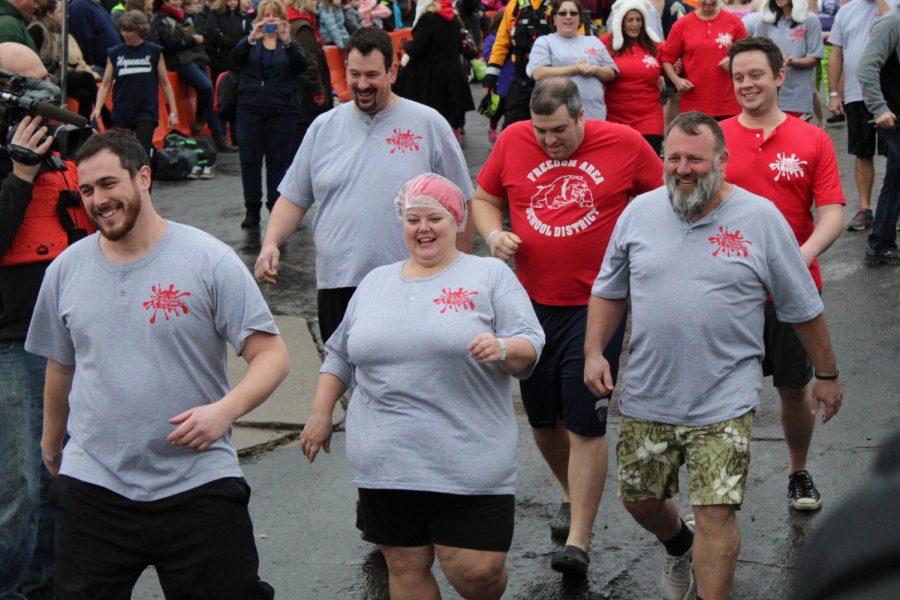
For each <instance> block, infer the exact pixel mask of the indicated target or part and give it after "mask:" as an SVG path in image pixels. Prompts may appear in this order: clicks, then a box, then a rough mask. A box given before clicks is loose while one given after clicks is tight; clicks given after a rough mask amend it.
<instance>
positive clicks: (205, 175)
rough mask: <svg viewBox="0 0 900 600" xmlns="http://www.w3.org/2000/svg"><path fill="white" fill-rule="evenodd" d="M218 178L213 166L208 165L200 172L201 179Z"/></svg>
mask: <svg viewBox="0 0 900 600" xmlns="http://www.w3.org/2000/svg"><path fill="white" fill-rule="evenodd" d="M215 176H216V168H215V167H214V166H212V165H206V166H205V167H203V170H202V171H200V179H212V178H214V177H215Z"/></svg>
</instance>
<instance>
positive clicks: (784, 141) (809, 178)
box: [721, 115, 847, 290]
mask: <svg viewBox="0 0 900 600" xmlns="http://www.w3.org/2000/svg"><path fill="white" fill-rule="evenodd" d="M721 125H722V131H724V132H725V145H726V146H727V147H728V155H729V156H728V165H727V166H726V168H725V180H726V181H728V182H730V183H733V184H735V185H738V186H740V187H742V188H744V189H745V190H748V191H750V192H753V193H754V194H757V195H759V196H762V197H763V198H768V199H769V200H771V201H772V202H774V203H775V206H777V207H778V210H780V211H781V214H783V215H784V218H785V219H786V220H787V222H788V224H789V225H790V226H791V229H792V230H793V231H794V236H796V238H797V243H799V244H800V245H803V244H804V243H806V240H808V239H809V236H810V235H812V232H813V229H815V227H816V223H815V221H814V220H813V215H812V211H811V208H812V206H813V202H814V201H815V205H816V206H826V205H828V204H846V203H847V202H846V200H844V192H843V190H842V188H841V175H840V173H839V172H838V166H837V158H836V157H835V153H834V146H833V145H832V143H831V138H829V137H828V134H827V133H825V132H824V131H823V130H822V129H819V128H818V127H815V126H813V125H810V124H809V123H805V122H803V121H801V120H800V119H797V118H795V117H792V116H790V115H788V117H787V118H786V119H785V120H784V122H783V123H782V124H781V125H779V126H778V127H776V128H775V130H774V131H773V132H772V134H771V135H770V136H769V137H768V139H766V140H765V141H763V130H762V129H749V128H747V127H744V126H743V125H741V123H740V121H739V120H738V117H732V118H730V119H726V120H725V121H722V122H721ZM809 271H810V273H811V274H812V276H813V280H814V281H815V282H816V287H817V288H819V289H820V290H821V289H822V274H821V272H820V271H819V261H818V260H814V261H813V262H812V264H811V265H810V267H809Z"/></svg>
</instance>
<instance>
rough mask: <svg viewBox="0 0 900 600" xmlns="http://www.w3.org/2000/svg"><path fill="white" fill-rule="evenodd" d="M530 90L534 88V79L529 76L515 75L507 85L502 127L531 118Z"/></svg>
mask: <svg viewBox="0 0 900 600" xmlns="http://www.w3.org/2000/svg"><path fill="white" fill-rule="evenodd" d="M532 90H534V80H533V79H532V78H531V77H527V76H524V75H519V76H516V80H515V81H513V83H512V85H511V86H509V93H508V94H507V95H506V107H505V108H506V113H505V115H504V116H505V119H504V121H503V128H504V129H506V128H507V127H509V126H510V125H512V124H513V123H518V122H519V121H527V120H528V119H530V118H531V92H532Z"/></svg>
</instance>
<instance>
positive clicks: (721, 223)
mask: <svg viewBox="0 0 900 600" xmlns="http://www.w3.org/2000/svg"><path fill="white" fill-rule="evenodd" d="M665 154H666V157H665V161H664V164H665V167H666V173H665V179H666V186H665V187H662V188H659V189H657V190H655V191H653V192H650V193H648V194H644V195H642V196H639V197H638V198H636V199H635V200H634V201H633V202H632V203H631V204H630V205H629V206H628V208H626V209H625V211H624V212H623V213H622V216H621V217H620V219H619V221H618V223H617V224H616V228H615V231H614V232H613V236H612V239H611V240H610V244H609V249H608V250H607V253H606V257H605V258H604V261H603V266H602V267H601V270H600V274H599V275H598V276H597V279H596V281H595V282H594V286H593V289H592V291H591V294H592V297H591V301H590V306H589V309H588V325H587V333H586V336H585V375H584V377H585V383H587V385H588V387H590V388H591V389H592V390H593V391H594V392H595V393H597V394H605V393H608V392H609V390H611V389H612V385H613V383H612V375H611V373H610V369H609V365H608V363H607V362H606V360H605V359H604V358H603V354H602V350H603V348H604V346H605V345H606V344H607V342H608V340H609V339H610V338H611V336H612V334H613V332H614V330H615V326H616V325H617V324H618V322H619V319H621V317H622V314H624V311H625V304H626V302H627V299H628V297H629V296H630V297H631V307H632V332H631V341H630V352H631V357H630V359H629V362H628V367H627V369H626V372H625V374H624V376H623V380H624V386H623V389H622V397H621V400H620V409H621V412H622V421H621V427H620V432H619V441H618V444H617V446H616V456H617V462H618V468H619V495H620V497H621V498H622V501H623V503H624V505H625V508H626V509H627V510H628V511H629V512H630V513H631V514H632V516H634V518H635V519H636V520H637V521H638V523H640V524H641V526H643V527H644V528H645V529H647V530H648V531H650V532H652V533H653V534H655V535H656V536H657V538H658V539H659V540H660V541H661V542H662V543H663V545H664V546H665V549H666V561H665V566H664V568H663V575H662V577H661V580H660V592H661V595H662V597H663V598H665V599H668V598H687V597H689V595H690V593H691V590H692V588H693V587H694V575H693V574H692V571H691V557H692V549H693V546H694V543H695V542H696V545H697V547H698V549H701V548H702V550H703V551H702V552H700V551H699V550H698V553H697V557H696V561H697V565H696V569H694V571H693V573H696V576H697V586H696V587H697V595H698V597H702V598H726V597H728V595H729V592H730V589H731V582H732V580H733V577H734V569H735V566H736V564H737V553H738V548H739V547H740V529H739V527H738V524H737V520H736V516H735V511H736V510H737V509H738V508H739V507H740V505H741V503H742V501H743V493H744V487H745V485H746V478H747V471H748V467H749V464H750V456H749V439H750V434H751V428H752V421H753V412H754V411H755V409H756V407H757V404H758V395H759V390H760V387H761V378H762V373H761V368H760V362H761V360H762V357H763V308H764V306H765V303H766V297H767V295H768V294H772V296H773V297H774V303H775V310H776V313H777V315H778V318H779V320H781V321H784V322H788V323H792V324H793V325H794V327H795V329H796V331H797V334H798V336H799V337H800V340H801V342H802V343H803V345H804V347H805V348H806V350H807V352H808V353H809V355H810V357H811V359H812V362H813V365H814V367H815V372H816V379H817V380H816V382H815V384H814V386H813V397H814V399H815V400H816V401H817V402H819V403H822V404H823V405H824V406H825V410H824V413H823V421H828V420H829V419H830V418H831V417H832V416H833V415H834V414H836V413H837V411H838V410H839V408H840V404H841V397H842V394H843V386H842V384H841V382H840V380H839V379H838V377H837V374H838V372H837V365H836V361H835V358H834V354H833V352H832V350H831V343H830V341H829V339H828V331H827V328H826V325H825V319H824V316H823V314H822V313H823V308H822V302H821V300H820V299H819V295H818V293H817V291H816V287H815V285H814V284H813V280H812V277H811V276H810V274H809V271H808V269H807V268H806V265H805V264H804V262H803V259H802V257H801V255H800V250H799V248H798V246H797V243H796V241H795V239H794V237H793V234H792V233H791V229H790V227H789V226H788V224H787V222H786V221H785V220H784V218H783V217H782V216H781V214H780V213H779V211H778V209H777V208H776V207H775V206H774V205H773V204H772V203H771V202H769V201H768V200H765V199H764V198H761V197H759V196H754V195H753V194H750V193H749V192H746V191H745V190H742V189H741V188H738V187H736V186H733V185H731V184H729V183H726V182H725V181H724V180H723V178H722V177H723V173H724V166H725V164H726V163H727V160H728V152H727V150H726V149H725V138H724V135H723V133H722V130H721V128H720V127H719V125H718V123H716V121H715V120H714V119H712V118H711V117H708V116H706V115H704V114H701V113H697V112H688V113H683V114H681V115H679V116H678V117H677V118H676V119H675V120H674V121H673V122H672V124H671V125H670V127H669V132H668V136H667V139H666V144H665ZM681 464H686V465H687V469H688V475H689V477H690V484H691V485H690V501H691V505H692V506H693V512H694V515H692V516H691V517H686V518H685V519H684V520H682V519H680V518H679V516H678V512H677V505H676V503H675V502H674V501H673V500H672V497H673V496H674V495H675V494H677V492H678V471H679V468H680V466H681ZM694 518H695V519H696V522H697V534H696V539H694V533H693V527H692V524H693V521H694Z"/></svg>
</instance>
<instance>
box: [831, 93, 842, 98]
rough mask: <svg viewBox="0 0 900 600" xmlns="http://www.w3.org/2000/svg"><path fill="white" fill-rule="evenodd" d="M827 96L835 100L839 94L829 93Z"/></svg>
mask: <svg viewBox="0 0 900 600" xmlns="http://www.w3.org/2000/svg"><path fill="white" fill-rule="evenodd" d="M828 95H829V96H831V97H832V98H837V97H838V96H840V94H839V93H837V92H831V93H830V94H828Z"/></svg>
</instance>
